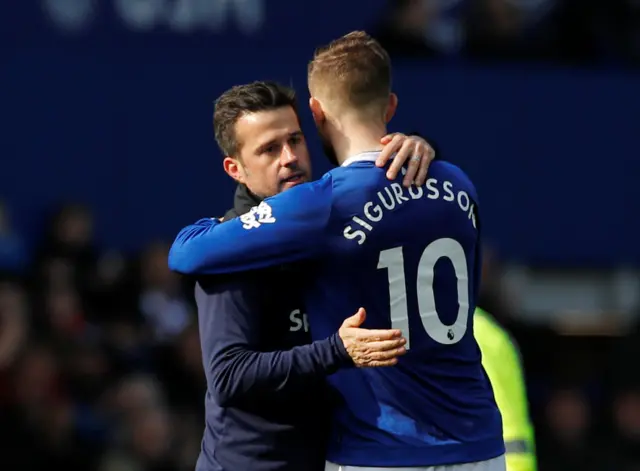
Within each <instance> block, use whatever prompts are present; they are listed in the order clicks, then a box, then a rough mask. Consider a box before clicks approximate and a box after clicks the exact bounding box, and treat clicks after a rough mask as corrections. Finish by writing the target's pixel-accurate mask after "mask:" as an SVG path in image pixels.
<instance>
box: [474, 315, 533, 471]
mask: <svg viewBox="0 0 640 471" xmlns="http://www.w3.org/2000/svg"><path fill="white" fill-rule="evenodd" d="M474 332H475V337H476V341H477V342H478V345H479V346H480V350H481V352H482V366H484V369H485V371H486V372H487V375H488V376H489V379H490V380H491V385H492V386H493V393H494V395H495V398H496V402H497V404H498V408H499V409H500V412H501V413H502V424H503V429H504V442H505V447H506V451H507V454H506V457H507V471H536V455H535V443H534V435H533V426H532V425H531V420H530V418H529V407H528V400H527V392H526V389H525V385H524V375H523V372H522V365H521V362H520V355H519V352H518V348H517V347H516V345H515V344H514V342H513V340H512V339H511V337H510V335H509V334H508V332H507V331H506V330H505V329H504V328H503V327H502V326H500V324H498V322H497V321H496V320H495V319H494V318H493V317H492V316H491V315H490V314H489V313H487V312H485V311H483V310H482V309H480V308H477V309H476V312H475V316H474Z"/></svg>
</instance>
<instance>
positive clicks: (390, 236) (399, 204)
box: [170, 153, 504, 467]
mask: <svg viewBox="0 0 640 471" xmlns="http://www.w3.org/2000/svg"><path fill="white" fill-rule="evenodd" d="M376 157H377V153H365V154H360V155H358V156H354V157H352V158H350V159H349V160H348V161H347V162H345V164H343V166H341V167H338V168H336V169H334V170H331V171H330V172H328V173H327V174H325V175H324V176H323V177H322V178H321V179H320V180H318V181H316V182H313V183H309V184H304V185H299V186H297V187H294V188H292V189H290V190H288V191H285V192H284V193H281V194H279V195H277V196H275V197H273V198H268V199H266V200H265V201H264V202H263V203H261V204H260V205H259V206H257V207H255V208H253V210H252V211H251V212H249V213H247V214H245V215H244V216H242V217H240V218H238V219H236V220H233V221H230V222H225V223H218V221H213V220H212V221H210V222H209V223H208V224H200V225H196V226H190V227H188V228H185V229H184V230H183V231H182V232H181V234H180V235H179V236H178V239H177V240H176V242H175V244H174V246H173V248H172V250H171V255H170V261H172V262H171V263H172V265H173V266H172V268H174V269H177V270H178V271H182V272H187V273H223V272H231V271H240V270H248V269H254V268H261V267H265V266H269V265H274V264H281V263H288V262H294V261H299V260H304V259H312V260H313V263H312V264H311V266H312V267H313V268H312V270H311V273H310V276H311V279H310V280H309V283H308V290H307V292H306V293H305V299H306V308H307V313H308V316H309V323H310V326H311V332H312V335H313V337H314V339H321V338H326V337H327V336H329V335H332V334H334V333H335V332H336V331H337V330H338V329H339V328H340V325H341V324H342V322H343V321H344V319H345V318H346V317H348V316H350V315H352V314H353V313H355V312H356V311H357V310H358V308H359V307H361V306H362V307H364V308H365V309H366V311H367V320H366V322H365V325H364V327H367V328H399V329H401V330H402V331H403V333H404V335H405V337H406V338H407V340H408V343H407V347H408V353H407V354H406V355H405V356H403V357H402V358H400V360H399V362H398V364H397V365H396V366H393V367H389V368H370V369H356V368H353V369H347V370H342V371H339V372H338V373H336V374H334V375H333V376H331V377H330V378H329V381H330V382H331V384H332V385H333V386H334V387H335V388H336V389H337V390H338V391H339V393H340V395H341V396H342V399H343V401H342V403H341V405H340V406H339V407H338V408H337V410H336V414H335V420H334V427H333V434H332V439H331V444H330V448H329V451H328V460H330V461H332V462H335V463H338V464H342V465H353V466H378V467H384V466H394V467H402V466H437V465H445V464H458V463H466V462H474V461H483V460H487V459H490V458H493V457H496V456H499V455H500V454H502V453H504V444H503V439H502V422H501V418H500V413H499V411H498V408H497V406H496V403H495V400H494V397H493V392H492V389H491V385H490V383H489V380H488V379H487V376H486V374H485V372H484V370H483V368H482V365H481V357H480V350H479V348H478V345H477V343H476V341H475V339H474V336H473V319H472V317H473V313H474V310H475V307H476V301H477V298H478V289H479V282H480V269H481V266H480V265H481V259H480V257H481V247H480V231H479V228H480V220H479V213H478V197H477V194H476V190H475V188H474V186H473V184H472V183H471V181H470V180H469V178H468V177H467V176H466V175H465V174H464V172H462V171H461V170H460V169H459V168H457V167H455V166H453V165H451V164H449V163H446V162H434V163H432V164H431V167H430V169H429V178H428V179H427V182H426V183H425V185H423V186H420V187H418V186H413V187H411V188H404V187H403V186H402V184H401V182H400V181H401V179H400V178H398V179H397V181H389V180H388V179H387V178H386V176H385V173H384V170H383V169H379V168H377V167H375V164H374V161H375V158H376ZM283 288H284V289H283V291H284V290H286V287H283ZM309 407H313V405H312V404H310V405H309Z"/></svg>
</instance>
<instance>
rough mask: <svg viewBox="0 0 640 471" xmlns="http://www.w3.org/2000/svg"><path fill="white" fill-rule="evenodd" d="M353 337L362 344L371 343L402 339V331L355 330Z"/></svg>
mask: <svg viewBox="0 0 640 471" xmlns="http://www.w3.org/2000/svg"><path fill="white" fill-rule="evenodd" d="M352 335H353V337H354V338H355V339H356V340H357V341H358V342H360V343H371V342H383V341H385V340H395V339H400V338H401V337H402V331H400V330H398V329H372V330H369V329H354V332H353V333H352Z"/></svg>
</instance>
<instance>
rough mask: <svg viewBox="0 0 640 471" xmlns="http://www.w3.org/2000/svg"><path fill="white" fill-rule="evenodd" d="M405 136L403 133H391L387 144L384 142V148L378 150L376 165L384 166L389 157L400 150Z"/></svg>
mask: <svg viewBox="0 0 640 471" xmlns="http://www.w3.org/2000/svg"><path fill="white" fill-rule="evenodd" d="M385 137H389V136H385ZM406 138H407V137H406V136H405V135H404V134H393V137H392V138H391V140H390V141H389V142H388V143H387V144H385V146H384V148H383V149H382V150H381V151H380V155H378V158H377V159H376V166H377V167H384V166H385V165H387V162H389V159H390V158H391V157H392V156H393V154H395V153H396V152H397V151H399V150H400V148H401V147H402V144H403V142H404V141H405V140H406ZM383 139H384V138H383ZM381 142H382V141H381ZM394 160H395V159H394ZM396 174H397V173H396Z"/></svg>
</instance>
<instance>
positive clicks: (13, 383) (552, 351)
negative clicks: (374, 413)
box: [0, 205, 640, 471]
mask: <svg viewBox="0 0 640 471" xmlns="http://www.w3.org/2000/svg"><path fill="white" fill-rule="evenodd" d="M167 248H168V246H167V244H166V243H162V242H156V243H152V244H150V245H149V246H148V247H147V248H146V249H145V250H144V251H143V252H142V253H141V254H139V255H138V256H135V257H125V256H124V255H123V254H120V253H117V252H109V251H106V252H104V251H101V250H100V249H99V247H96V246H95V244H94V234H93V216H92V214H91V212H90V210H89V208H86V207H84V206H81V205H68V206H65V207H63V208H61V209H60V210H59V211H58V212H56V214H55V215H54V217H53V218H52V219H51V221H50V224H49V226H48V228H47V231H46V232H45V234H44V235H43V238H42V240H41V243H40V244H39V246H38V247H37V250H34V251H29V250H27V248H26V244H25V242H24V241H23V239H21V237H20V235H19V233H18V232H17V231H15V230H13V229H12V227H11V224H10V221H9V217H8V214H7V212H6V211H4V210H3V211H0V268H1V270H2V273H3V276H2V278H1V280H2V281H1V282H0V322H1V325H0V410H1V411H2V412H1V414H0V417H2V419H1V420H0V443H2V445H3V449H2V452H1V453H0V469H2V470H20V471H40V470H42V469H49V467H50V466H59V467H60V468H61V469H64V470H65V471H92V470H96V471H183V470H191V469H193V465H194V463H195V459H196V458H197V453H198V450H199V446H200V438H201V433H202V427H203V398H204V390H205V384H204V376H203V372H202V365H201V356H200V350H199V339H198V331H197V325H196V324H195V315H194V309H193V304H192V296H191V287H190V286H188V285H185V283H184V280H181V279H180V278H179V277H177V276H176V275H174V274H172V273H171V272H170V271H169V270H168V268H167V262H166V257H167ZM487 255H488V256H487V257H486V259H487V263H486V266H485V268H486V270H485V273H484V275H483V279H484V281H485V283H484V287H483V295H482V301H481V302H482V304H483V306H484V307H485V308H487V309H489V310H490V311H491V312H493V314H494V315H496V317H498V318H499V319H500V320H501V321H502V323H503V324H505V325H506V326H507V327H508V328H509V329H510V330H511V331H512V333H513V334H514V336H515V337H516V339H517V341H518V342H519V344H520V346H521V352H522V355H523V359H524V364H525V368H526V371H527V378H528V387H529V394H530V400H531V409H532V413H533V418H534V422H535V424H536V431H537V443H538V453H539V459H540V469H541V470H542V471H547V470H548V471H555V470H558V471H560V470H562V471H571V470H581V471H582V470H587V471H589V470H593V471H638V470H640V381H639V379H640V368H638V367H637V362H638V361H639V360H640V353H639V352H638V348H639V345H640V342H638V340H639V337H638V334H637V333H632V334H630V335H629V337H628V338H627V339H610V338H589V337H587V338H569V339H566V338H562V337H559V336H558V335H556V334H555V333H554V332H553V331H552V330H550V329H549V328H547V327H540V326H537V327H536V326H532V325H526V324H523V323H522V321H521V320H520V319H519V318H518V316H517V307H515V306H513V305H512V304H511V303H510V302H509V296H508V295H507V294H506V293H505V292H504V287H503V286H502V285H501V283H500V279H501V276H500V273H501V267H500V264H499V263H498V262H497V259H496V258H495V257H494V256H492V252H487ZM45 466H46V468H45Z"/></svg>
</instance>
